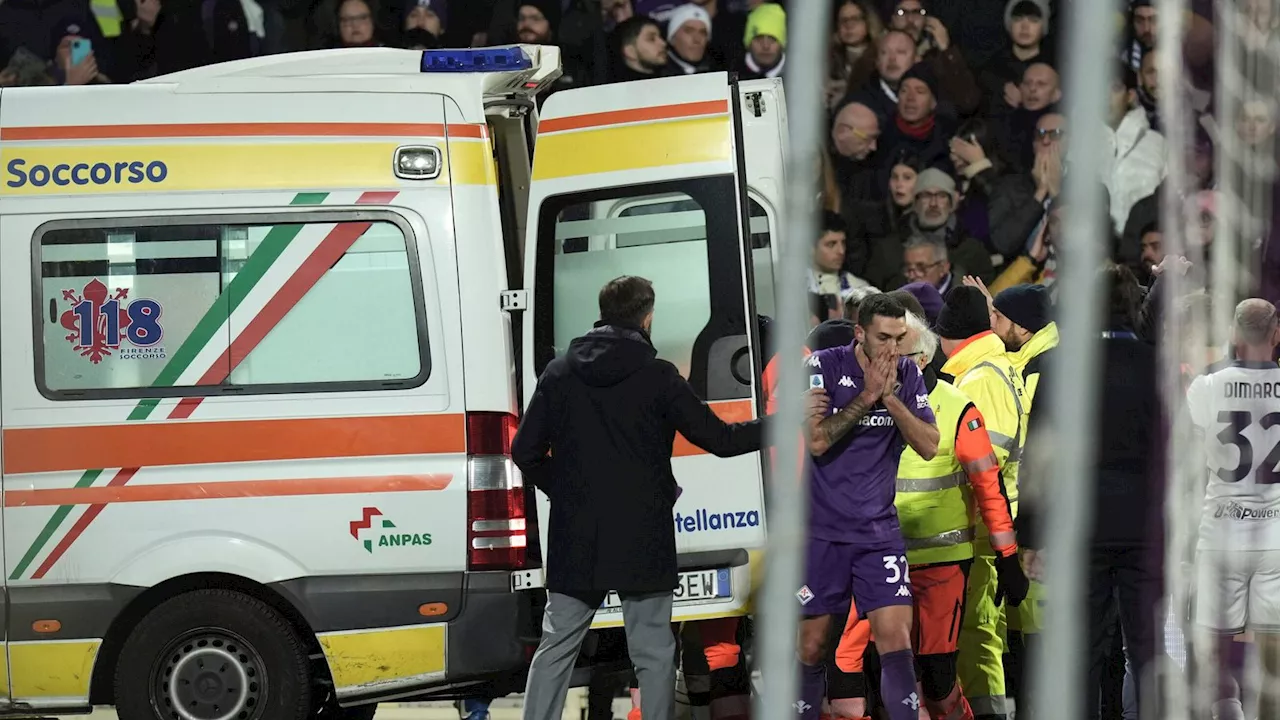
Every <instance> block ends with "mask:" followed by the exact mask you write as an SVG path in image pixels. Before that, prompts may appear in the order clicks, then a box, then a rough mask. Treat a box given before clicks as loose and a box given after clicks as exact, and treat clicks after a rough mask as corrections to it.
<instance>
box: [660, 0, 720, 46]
mask: <svg viewBox="0 0 1280 720" xmlns="http://www.w3.org/2000/svg"><path fill="white" fill-rule="evenodd" d="M690 20H696V21H698V22H700V23H702V24H703V25H705V26H706V27H707V39H710V38H711V14H710V13H708V12H707V11H706V10H703V9H702V8H701V7H699V6H697V5H694V4H693V3H688V4H686V5H681V6H680V7H678V8H676V9H675V10H672V11H671V15H670V17H668V18H667V42H671V37H672V36H673V35H675V34H676V31H677V30H679V29H680V26H681V25H684V24H685V23H687V22H689V21H690Z"/></svg>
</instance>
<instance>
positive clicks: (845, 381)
mask: <svg viewBox="0 0 1280 720" xmlns="http://www.w3.org/2000/svg"><path fill="white" fill-rule="evenodd" d="M836 384H837V385H840V386H841V387H847V388H851V387H853V378H851V377H849V376H848V375H841V376H840V382H838V383H836Z"/></svg>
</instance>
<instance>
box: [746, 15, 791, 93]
mask: <svg viewBox="0 0 1280 720" xmlns="http://www.w3.org/2000/svg"><path fill="white" fill-rule="evenodd" d="M743 43H744V44H745V45H746V48H747V54H746V55H745V56H744V57H743V58H742V64H741V65H740V66H739V68H738V75H739V77H741V78H742V79H743V80H752V79H758V78H773V77H782V69H783V67H784V66H785V65H786V64H787V11H786V10H783V9H782V6H781V5H775V4H773V3H765V4H763V5H761V6H759V7H757V8H756V9H755V10H752V11H751V14H750V15H748V16H747V29H746V32H745V33H744V34H743Z"/></svg>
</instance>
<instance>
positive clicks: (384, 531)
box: [351, 507, 431, 553]
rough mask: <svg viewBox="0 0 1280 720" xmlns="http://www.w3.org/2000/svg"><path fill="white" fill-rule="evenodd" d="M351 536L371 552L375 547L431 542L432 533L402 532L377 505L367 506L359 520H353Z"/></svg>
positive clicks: (420, 544) (393, 546) (421, 544)
mask: <svg viewBox="0 0 1280 720" xmlns="http://www.w3.org/2000/svg"><path fill="white" fill-rule="evenodd" d="M362 535H363V536H364V538H363V539H361V536H362ZM351 537H353V538H355V539H356V540H359V541H360V543H361V544H362V545H364V549H365V550H366V551H367V552H369V553H372V552H373V548H374V547H380V548H396V547H399V548H403V547H410V546H413V545H417V546H419V547H421V546H424V545H430V544H431V533H407V532H400V530H399V528H397V527H396V524H395V523H393V522H391V521H390V520H388V519H386V518H385V517H383V515H382V511H381V510H379V509H378V508H375V507H367V508H365V509H364V511H363V513H362V514H361V518H360V519H359V520H352V521H351Z"/></svg>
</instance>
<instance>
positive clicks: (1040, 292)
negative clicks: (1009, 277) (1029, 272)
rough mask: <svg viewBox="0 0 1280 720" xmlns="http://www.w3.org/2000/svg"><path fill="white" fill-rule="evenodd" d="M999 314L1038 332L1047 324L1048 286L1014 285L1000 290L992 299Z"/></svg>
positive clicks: (1048, 308) (1048, 307)
mask: <svg viewBox="0 0 1280 720" xmlns="http://www.w3.org/2000/svg"><path fill="white" fill-rule="evenodd" d="M993 302H994V303H995V306H996V310H999V311H1000V314H1002V315H1004V316H1005V317H1007V318H1009V319H1010V320H1012V321H1014V322H1015V323H1017V324H1019V325H1021V326H1022V327H1024V328H1026V329H1027V330H1029V331H1030V332H1033V333H1035V332H1040V329H1041V328H1043V327H1044V326H1045V325H1048V324H1049V312H1050V310H1051V306H1052V303H1050V302H1049V288H1047V287H1045V286H1043V285H1030V284H1022V285H1014V286H1013V287H1011V288H1006V289H1004V290H1001V291H1000V292H999V294H997V295H996V296H995V299H994V301H993Z"/></svg>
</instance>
